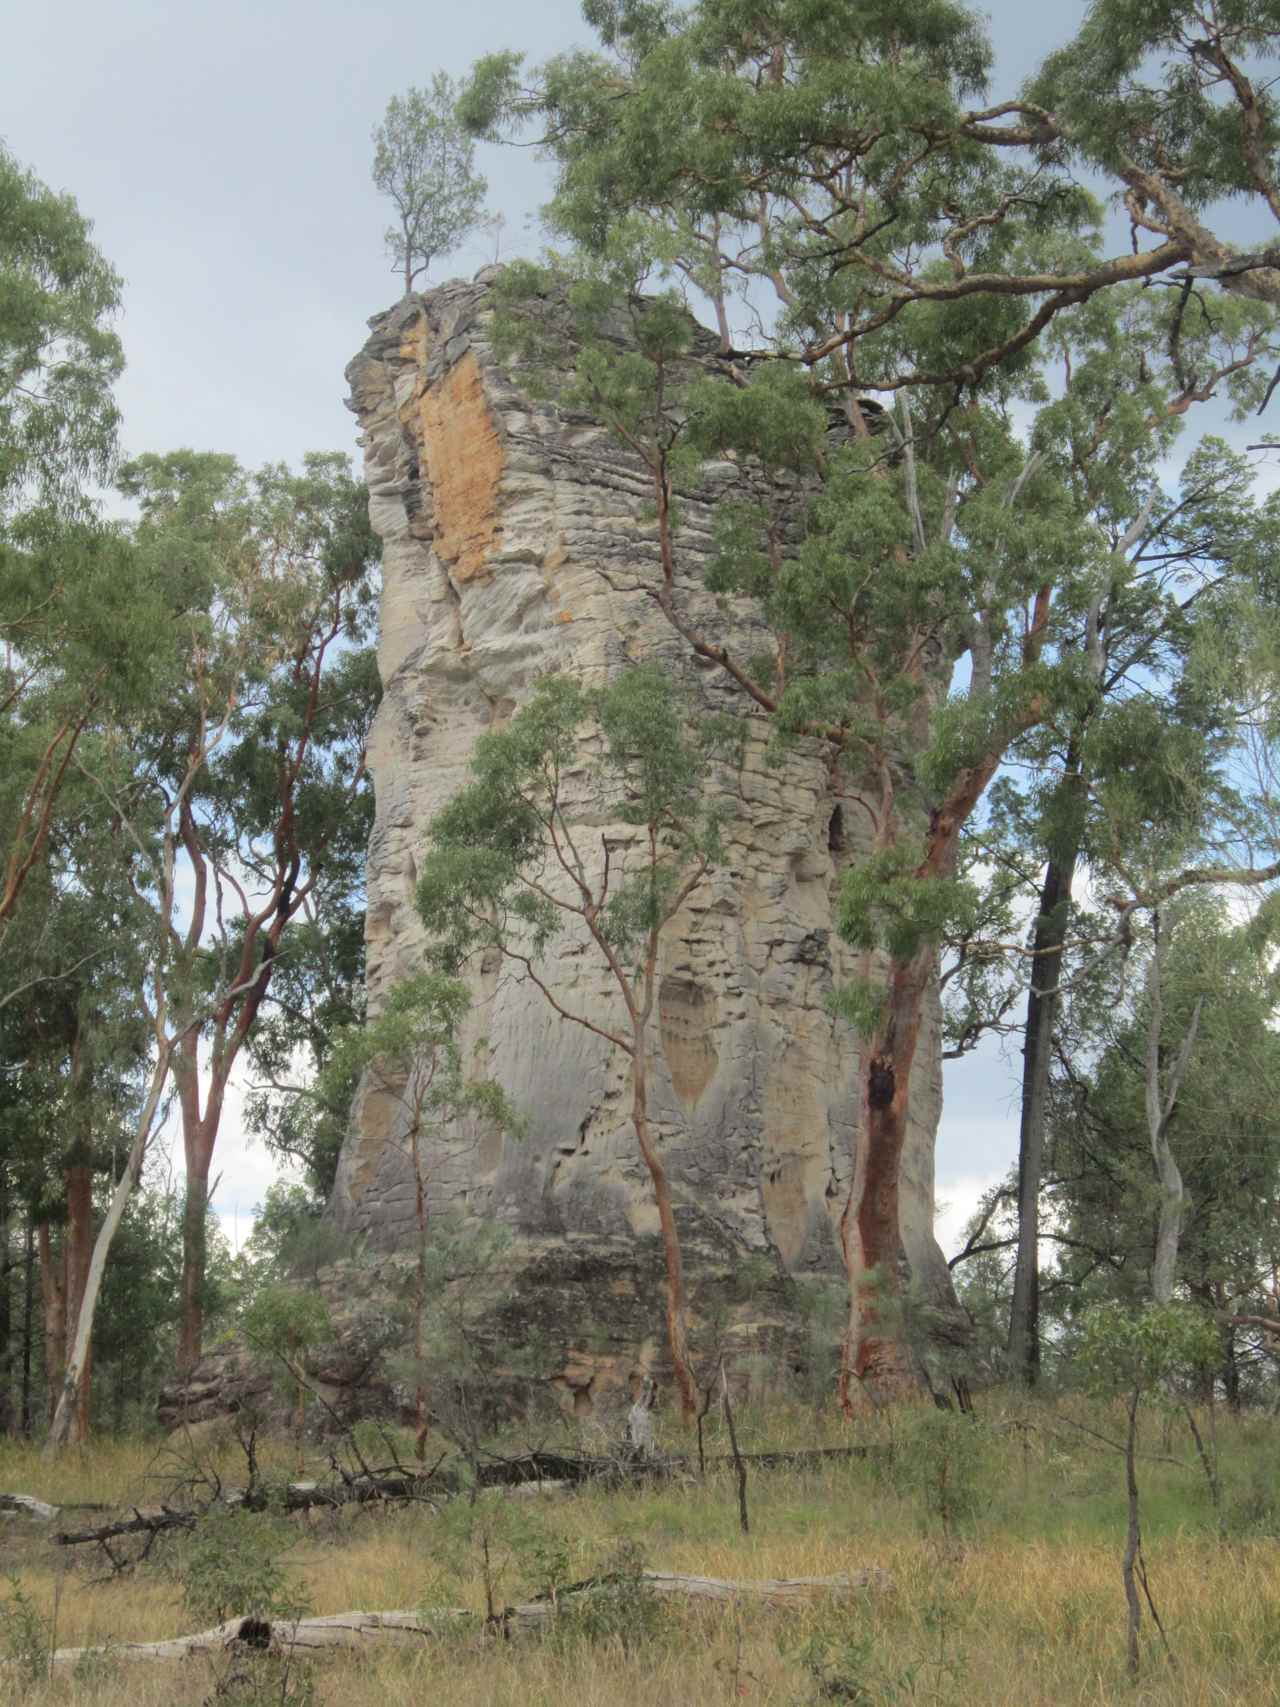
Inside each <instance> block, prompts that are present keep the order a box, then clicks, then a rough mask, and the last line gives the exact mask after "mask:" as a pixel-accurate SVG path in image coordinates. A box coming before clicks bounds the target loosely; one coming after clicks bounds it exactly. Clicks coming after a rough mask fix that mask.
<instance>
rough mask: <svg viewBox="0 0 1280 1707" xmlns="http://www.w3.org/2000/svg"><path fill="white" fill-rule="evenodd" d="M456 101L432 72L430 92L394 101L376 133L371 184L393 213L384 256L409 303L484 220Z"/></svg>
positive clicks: (448, 82) (450, 86)
mask: <svg viewBox="0 0 1280 1707" xmlns="http://www.w3.org/2000/svg"><path fill="white" fill-rule="evenodd" d="M457 97H458V90H457V88H456V87H455V85H454V82H453V79H452V78H451V77H450V76H449V75H448V74H447V73H446V72H443V71H437V72H436V73H435V75H434V76H433V77H432V79H431V87H430V89H409V90H408V91H407V92H406V93H405V94H403V95H393V96H392V97H391V99H390V101H388V103H387V110H386V114H385V116H384V117H383V120H382V123H381V124H380V125H379V126H378V127H377V129H376V130H375V131H374V133H373V141H374V155H373V181H374V184H375V185H376V186H377V188H378V189H379V190H380V191H381V193H382V194H383V195H384V196H386V197H387V198H388V200H389V201H390V202H391V204H392V206H393V207H394V208H395V210H396V224H395V225H391V226H388V228H387V233H386V244H387V253H388V255H390V257H391V262H392V266H393V267H394V268H395V270H396V271H397V272H400V273H403V275H404V292H405V295H406V296H408V294H409V292H410V291H411V290H412V289H413V286H414V281H415V280H416V279H417V278H418V277H419V276H420V275H421V274H423V273H425V272H427V271H428V269H429V268H430V266H431V263H432V262H433V261H437V260H440V259H441V258H442V257H443V256H445V255H451V254H452V253H453V251H454V250H455V249H457V248H458V247H459V246H460V245H461V244H462V243H465V242H466V240H467V238H468V237H469V236H470V235H471V233H472V232H473V231H474V230H475V229H476V227H477V226H478V225H479V224H480V222H481V221H482V220H483V218H484V198H485V195H486V193H487V191H488V188H489V186H488V184H487V183H486V182H485V180H484V179H483V178H482V177H480V175H479V174H478V173H477V171H476V169H475V153H476V145H475V141H474V139H473V138H472V137H470V136H469V135H468V134H467V132H466V131H465V130H464V129H463V127H462V125H461V123H460V122H459V120H458V118H457V115H456V112H455V106H456V103H457Z"/></svg>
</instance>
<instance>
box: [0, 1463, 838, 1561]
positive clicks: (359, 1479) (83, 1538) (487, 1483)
mask: <svg viewBox="0 0 1280 1707" xmlns="http://www.w3.org/2000/svg"><path fill="white" fill-rule="evenodd" d="M866 1453H867V1448H866V1447H865V1446H821V1447H809V1448H803V1449H801V1450H797V1451H792V1452H744V1453H743V1454H742V1462H743V1463H744V1464H746V1465H748V1466H750V1467H751V1468H753V1469H758V1470H781V1469H814V1468H818V1467H820V1466H821V1465H823V1464H828V1463H835V1462H842V1461H847V1460H849V1459H853V1458H862V1457H865V1456H866ZM733 1463H734V1460H733V1458H732V1456H731V1455H729V1454H724V1455H719V1456H716V1457H714V1458H709V1459H708V1460H707V1467H708V1468H709V1469H715V1470H722V1469H729V1468H732V1467H733ZM437 1468H438V1466H437ZM693 1471H694V1465H693V1461H692V1459H690V1458H688V1457H686V1456H685V1455H683V1454H679V1453H677V1454H672V1455H670V1456H666V1455H659V1456H653V1457H640V1456H635V1457H628V1456H626V1455H624V1454H619V1455H618V1456H617V1457H610V1456H603V1455H602V1456H589V1455H586V1454H567V1453H559V1452H526V1453H521V1454H519V1455H518V1456H517V1457H514V1458H492V1459H490V1460H489V1461H487V1462H485V1463H482V1464H479V1465H478V1466H477V1467H476V1479H477V1481H478V1483H479V1485H480V1487H481V1488H493V1489H498V1488H513V1489H515V1488H527V1487H529V1486H530V1485H531V1484H537V1485H539V1486H543V1487H551V1486H554V1487H556V1488H572V1487H581V1486H583V1485H584V1484H586V1483H590V1482H613V1483H617V1482H623V1481H644V1480H648V1479H650V1478H662V1477H665V1476H677V1475H690V1474H692V1473H693ZM430 1480H431V1477H430V1476H429V1475H419V1474H417V1473H415V1472H413V1471H410V1470H404V1469H387V1470H379V1471H375V1472H372V1473H371V1474H370V1475H367V1476H365V1475H360V1476H349V1477H346V1478H345V1479H344V1480H343V1481H341V1482H334V1481H329V1482H290V1483H288V1484H287V1486H286V1487H285V1488H283V1489H282V1490H280V1492H279V1494H278V1495H277V1496H276V1498H275V1499H274V1500H272V1499H269V1498H268V1496H267V1494H266V1492H265V1491H264V1490H261V1489H259V1490H256V1491H255V1492H253V1493H250V1492H249V1491H248V1490H247V1489H244V1488H226V1489H224V1490H223V1491H222V1493H221V1495H220V1496H219V1497H220V1500H221V1502H222V1503H223V1504H225V1505H232V1506H245V1507H247V1508H248V1509H250V1510H255V1511H257V1510H265V1509H267V1508H268V1506H275V1507H276V1508H277V1509H279V1506H280V1505H282V1506H283V1509H284V1510H285V1511H286V1512H300V1511H308V1510H311V1509H314V1508H316V1507H328V1508H334V1509H336V1508H337V1507H339V1506H343V1505H364V1504H372V1503H375V1502H378V1501H396V1500H403V1501H406V1502H414V1501H421V1500H426V1499H428V1498H429V1496H428V1495H427V1493H426V1487H427V1484H428V1483H429V1481H430ZM7 1509H13V1510H18V1509H21V1510H24V1511H29V1512H30V1513H31V1515H32V1516H33V1517H37V1518H41V1519H43V1520H44V1521H46V1522H52V1521H53V1520H54V1519H56V1518H57V1517H58V1516H59V1515H60V1513H61V1510H62V1509H63V1508H61V1507H58V1506H49V1505H45V1504H44V1503H43V1502H42V1501H40V1500H37V1499H35V1498H34V1497H33V1496H32V1495H30V1494H0V1511H4V1510H7ZM79 1509H88V1510H95V1509H96V1510H101V1509H104V1508H101V1507H82V1508H79ZM200 1515H201V1514H200V1512H199V1511H194V1512H182V1511H172V1510H170V1509H168V1508H162V1509H161V1510H160V1511H158V1512H148V1511H140V1510H138V1509H137V1508H135V1509H134V1512H133V1516H132V1517H130V1518H127V1519H121V1520H119V1521H117V1522H112V1523H104V1524H100V1525H99V1526H98V1527H97V1528H94V1529H78V1530H71V1531H63V1532H60V1533H59V1534H57V1535H55V1536H54V1537H53V1540H54V1543H55V1545H56V1546H59V1547H80V1546H86V1545H91V1544H94V1543H98V1544H101V1543H104V1542H108V1541H114V1540H116V1539H117V1538H119V1537H122V1536H127V1535H148V1536H151V1537H154V1536H156V1535H159V1534H162V1533H163V1532H164V1531H166V1530H170V1529H189V1528H191V1527H192V1525H193V1524H194V1523H195V1522H196V1521H197V1519H198V1517H199V1516H200Z"/></svg>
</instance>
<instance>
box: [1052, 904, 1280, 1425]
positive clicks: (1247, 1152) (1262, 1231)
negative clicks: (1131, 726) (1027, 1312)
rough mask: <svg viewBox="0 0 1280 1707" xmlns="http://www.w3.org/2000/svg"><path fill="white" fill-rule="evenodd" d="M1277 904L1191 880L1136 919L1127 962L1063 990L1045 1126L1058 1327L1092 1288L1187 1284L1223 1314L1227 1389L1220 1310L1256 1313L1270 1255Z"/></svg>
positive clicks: (1166, 1288)
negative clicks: (1154, 930)
mask: <svg viewBox="0 0 1280 1707" xmlns="http://www.w3.org/2000/svg"><path fill="white" fill-rule="evenodd" d="M1273 914H1274V900H1268V901H1266V902H1264V904H1263V906H1262V908H1261V909H1260V910H1259V911H1258V913H1257V914H1256V915H1255V916H1254V917H1253V918H1252V919H1251V920H1247V921H1246V922H1244V923H1240V922H1235V921H1233V920H1232V919H1231V917H1230V916H1229V912H1228V907H1227V904H1226V902H1225V901H1224V899H1223V898H1222V897H1220V896H1218V897H1213V896H1209V895H1202V896H1197V897H1193V898H1191V899H1189V900H1188V899H1186V898H1184V903H1183V906H1182V908H1181V911H1180V916H1179V914H1177V913H1174V914H1172V915H1170V916H1169V917H1167V918H1166V919H1165V920H1164V921H1163V924H1162V932H1161V939H1160V940H1159V941H1155V940H1153V938H1152V935H1151V934H1150V933H1148V932H1145V931H1144V932H1143V933H1142V935H1141V936H1140V938H1139V939H1138V941H1137V943H1136V944H1135V950H1134V958H1135V960H1136V961H1137V962H1138V964H1136V965H1133V966H1131V967H1130V968H1129V969H1128V970H1127V973H1126V975H1124V976H1123V977H1122V976H1121V975H1120V972H1119V969H1118V968H1115V967H1114V966H1113V967H1112V969H1111V971H1110V972H1109V973H1108V974H1107V975H1106V977H1105V978H1103V979H1100V980H1099V982H1098V983H1096V984H1095V985H1094V987H1093V989H1092V991H1091V992H1090V994H1089V996H1088V997H1087V998H1085V996H1084V994H1083V991H1082V995H1081V1000H1080V1001H1079V1002H1078V1003H1077V1002H1075V1001H1073V1002H1072V1004H1071V1007H1072V1012H1070V1013H1069V1014H1068V1015H1067V1025H1068V1030H1067V1032H1066V1035H1065V1036H1064V1038H1063V1041H1062V1044H1061V1047H1060V1053H1059V1059H1058V1065H1057V1070H1056V1073H1055V1082H1054V1089H1053V1099H1052V1105H1051V1109H1052V1114H1051V1120H1050V1128H1049V1136H1050V1143H1049V1153H1048V1170H1047V1184H1048V1192H1049V1201H1050V1203H1051V1205H1052V1207H1053V1212H1054V1213H1053V1227H1054V1229H1055V1232H1056V1234H1057V1235H1060V1236H1059V1237H1058V1238H1057V1243H1056V1249H1057V1253H1058V1254H1057V1258H1056V1262H1055V1265H1054V1276H1053V1278H1054V1280H1055V1282H1056V1283H1057V1284H1055V1289H1054V1293H1053V1299H1054V1307H1055V1314H1056V1315H1057V1317H1058V1321H1059V1327H1060V1331H1061V1332H1065V1333H1066V1335H1067V1336H1068V1338H1070V1336H1071V1335H1072V1334H1073V1333H1074V1329H1075V1324H1076V1322H1077V1321H1078V1319H1079V1316H1080V1314H1081V1312H1082V1311H1083V1310H1084V1309H1085V1308H1086V1307H1087V1306H1088V1305H1089V1304H1090V1303H1091V1302H1096V1301H1098V1300H1099V1299H1113V1300H1115V1301H1117V1302H1119V1303H1123V1304H1126V1305H1136V1304H1140V1303H1142V1302H1144V1301H1146V1300H1149V1299H1151V1298H1153V1297H1154V1298H1155V1300H1156V1302H1167V1301H1168V1300H1169V1298H1170V1297H1171V1296H1173V1297H1182V1298H1185V1299H1189V1300H1190V1301H1191V1302H1193V1303H1195V1304H1196V1305H1198V1306H1199V1307H1200V1308H1201V1309H1203V1310H1205V1311H1207V1312H1209V1313H1210V1314H1212V1315H1214V1316H1215V1317H1216V1318H1217V1320H1218V1322H1219V1326H1220V1331H1221V1333H1222V1339H1223V1354H1222V1359H1221V1364H1220V1368H1221V1374H1222V1379H1223V1382H1224V1385H1225V1388H1226V1391H1227V1394H1228V1397H1229V1398H1230V1399H1231V1400H1232V1402H1233V1403H1236V1402H1238V1401H1239V1398H1240V1393H1241V1368H1240V1357H1239V1351H1238V1345H1237V1341H1238V1339H1239V1334H1238V1331H1237V1328H1236V1327H1235V1326H1234V1325H1233V1323H1232V1317H1233V1316H1241V1315H1245V1316H1247V1315H1250V1314H1255V1315H1256V1314H1261V1313H1262V1306H1263V1305H1264V1303H1265V1300H1266V1298H1267V1296H1268V1293H1269V1291H1270V1288H1271V1285H1272V1277H1273V1274H1274V1271H1275V1264H1276V1263H1277V1261H1280V1247H1278V1246H1277V1241H1276V1210H1277V1204H1278V1203H1280V1134H1278V1133H1277V1129H1276V1123H1275V1119H1274V1110H1275V1102H1276V1092H1277V1084H1278V1080H1277V1074H1278V1073H1280V1043H1278V1041H1277V1038H1276V1035H1275V1032H1274V1030H1273V1026H1272V1014H1273V1011H1274V1005H1275V995H1276V989H1275V983H1276V979H1275V970H1274V966H1273V964H1272V962H1273V958H1274V953H1273V944H1274V924H1273V922H1272V919H1271V915H1273ZM1153 962H1154V963H1156V964H1155V969H1154V971H1153ZM1104 994H1105V995H1106V997H1107V998H1108V1000H1106V1001H1100V1000H1098V999H1097V998H1098V997H1100V996H1102V995H1104ZM1153 1090H1158V1091H1159V1093H1161V1094H1160V1095H1159V1100H1158V1103H1157V1104H1156V1106H1155V1107H1154V1108H1153V1106H1152V1103H1153ZM1153 1116H1154V1120H1153ZM1153 1136H1154V1138H1155V1140H1156V1143H1155V1145H1153ZM1157 1149H1158V1150H1161V1151H1163V1152H1164V1154H1163V1157H1161V1158H1160V1159H1157V1156H1156V1154H1154V1151H1155V1150H1157ZM1170 1164H1171V1165H1172V1168H1173V1170H1174V1172H1175V1173H1176V1176H1177V1179H1176V1184H1175V1188H1174V1190H1173V1192H1172V1193H1171V1192H1170V1190H1169V1183H1170V1172H1169V1167H1170ZM1170 1270H1171V1274H1170Z"/></svg>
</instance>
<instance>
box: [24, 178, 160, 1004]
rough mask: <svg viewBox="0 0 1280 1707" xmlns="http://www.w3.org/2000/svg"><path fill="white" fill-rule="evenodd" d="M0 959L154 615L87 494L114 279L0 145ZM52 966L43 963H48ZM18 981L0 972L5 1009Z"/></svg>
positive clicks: (110, 409) (104, 394) (125, 698)
mask: <svg viewBox="0 0 1280 1707" xmlns="http://www.w3.org/2000/svg"><path fill="white" fill-rule="evenodd" d="M0 273H2V274H3V278H4V290H3V292H2V293H0V646H2V647H3V658H2V661H0V950H3V946H4V938H5V935H6V933H7V929H8V926H9V925H10V923H11V921H12V919H13V917H14V914H15V912H16V910H17V908H18V905H19V902H20V899H21V896H22V892H23V889H24V887H25V886H26V884H27V882H28V881H29V880H30V879H31V877H32V875H33V873H38V872H39V871H40V870H41V868H42V866H43V863H44V861H45V859H46V856H47V853H48V848H49V840H50V835H51V833H52V831H53V829H54V823H55V814H56V811H57V808H58V802H59V798H60V796H61V795H62V793H63V791H64V789H66V788H67V787H68V785H69V784H70V783H71V782H72V780H73V770H74V759H75V756H76V752H77V749H78V746H79V744H80V742H81V741H82V739H83V738H84V735H85V732H86V730H88V729H90V728H92V727H93V725H94V722H95V719H99V718H101V717H102V716H104V715H106V714H108V713H109V712H110V711H111V709H112V708H113V707H116V706H118V705H120V704H121V703H128V702H129V701H130V700H131V699H136V697H137V695H138V693H139V691H140V690H142V689H143V688H144V686H145V681H146V660H147V657H148V655H149V653H150V651H151V649H152V647H153V646H154V644H155V639H156V636H157V633H158V629H159V627H160V626H161V625H160V623H159V618H160V615H161V613H160V612H159V611H158V610H157V609H156V607H155V605H154V604H153V602H152V601H151V599H150V598H149V596H148V592H147V589H146V587H145V584H144V582H143V581H142V580H141V579H140V577H139V575H138V574H137V572H136V570H137V564H136V561H135V560H134V559H133V558H132V556H131V554H130V553H129V551H128V548H127V543H126V541H125V540H124V539H123V537H122V536H121V534H120V532H119V530H118V529H116V528H113V527H111V526H108V525H106V524H104V523H103V522H102V521H101V519H100V518H99V516H98V514H97V512H96V508H95V505H94V503H93V501H92V499H91V496H90V487H91V485H92V483H94V482H104V481H106V480H108V479H109V478H110V474H111V469H112V466H113V459H114V456H115V447H116V428H117V410H116V405H115V401H114V397H113V394H112V387H113V385H114V382H115V380H116V379H117V377H118V376H119V373H120V370H121V368H122V366H123V354H122V351H121V346H120V341H119V339H118V337H117V336H116V334H115V332H114V330H113V329H112V324H111V322H112V319H113V317H114V315H115V313H116V311H117V309H118V307H119V301H120V280H119V278H118V277H117V275H116V274H115V272H114V271H113V270H112V268H111V267H110V266H109V265H108V263H107V262H106V261H105V260H104V259H103V257H102V255H101V254H100V253H99V251H98V249H97V247H96V246H95V244H94V242H93V240H92V227H91V225H90V222H89V221H88V220H87V219H86V218H85V217H84V215H83V214H82V213H81V212H80V210H79V209H78V208H77V206H76V204H75V202H74V201H73V200H72V198H71V197H70V196H66V195H55V194H54V193H53V192H52V191H51V190H49V189H48V188H47V187H46V186H45V185H44V184H42V183H41V182H40V181H39V180H38V179H37V178H36V177H35V176H34V175H33V174H31V173H30V172H28V171H26V170H24V169H23V168H22V167H21V166H19V165H18V164H17V162H16V161H15V160H14V159H13V157H12V156H11V155H10V154H9V153H8V152H7V150H5V149H4V148H2V147H0ZM46 970H47V969H46ZM14 987H15V982H14V980H13V979H10V978H8V977H0V999H3V998H4V997H5V995H6V994H10V993H12V990H13V989H14Z"/></svg>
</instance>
